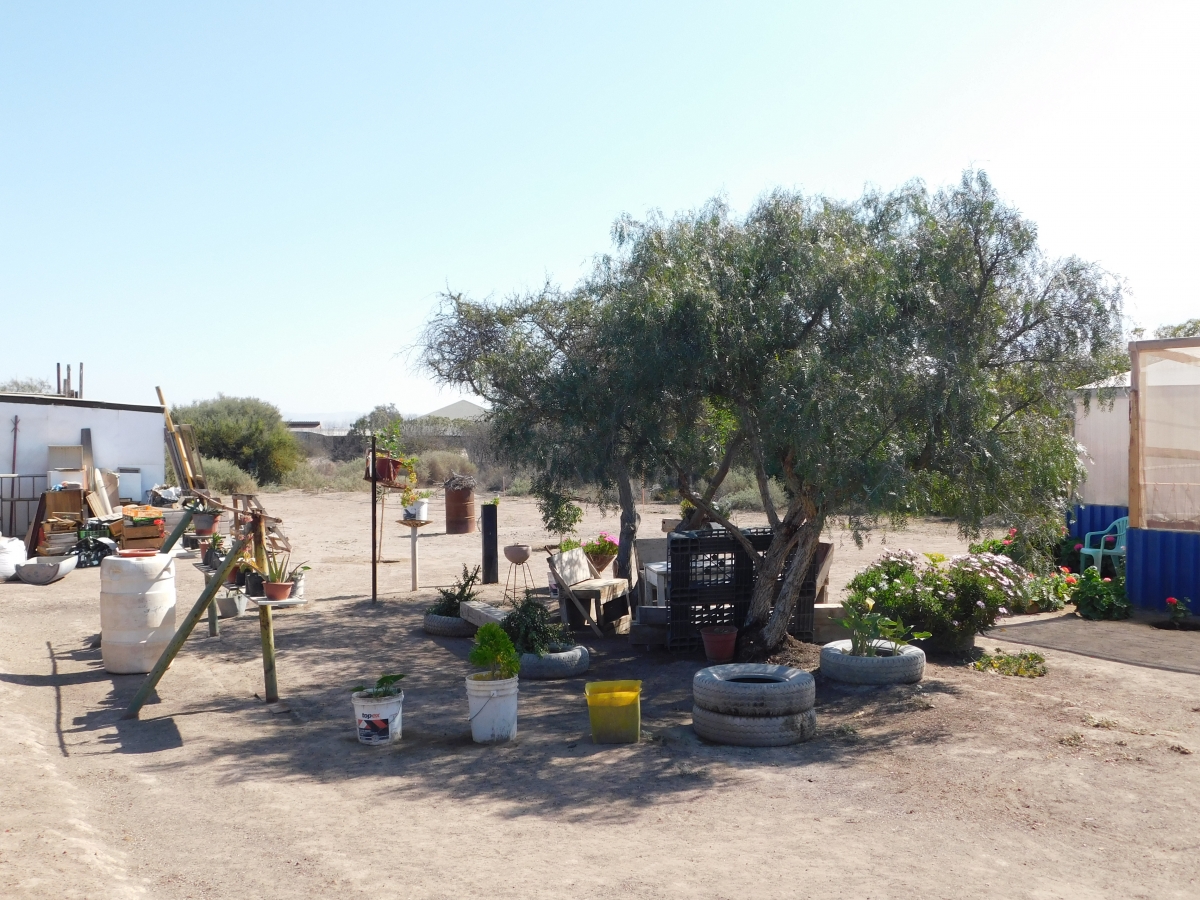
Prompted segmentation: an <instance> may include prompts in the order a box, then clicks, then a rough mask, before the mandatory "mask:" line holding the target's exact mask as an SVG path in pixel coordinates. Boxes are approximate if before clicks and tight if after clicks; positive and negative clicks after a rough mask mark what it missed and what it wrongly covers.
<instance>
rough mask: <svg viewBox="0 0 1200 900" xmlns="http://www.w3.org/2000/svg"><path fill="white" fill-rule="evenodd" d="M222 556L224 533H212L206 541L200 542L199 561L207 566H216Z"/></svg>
mask: <svg viewBox="0 0 1200 900" xmlns="http://www.w3.org/2000/svg"><path fill="white" fill-rule="evenodd" d="M224 556H225V535H223V534H220V533H214V534H213V535H212V536H211V537H210V538H209V539H208V540H207V541H203V540H202V541H201V542H200V562H201V563H202V564H203V565H205V566H207V567H208V568H210V569H215V568H217V566H219V565H221V560H222V558H223V557H224Z"/></svg>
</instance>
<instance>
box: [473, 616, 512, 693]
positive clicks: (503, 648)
mask: <svg viewBox="0 0 1200 900" xmlns="http://www.w3.org/2000/svg"><path fill="white" fill-rule="evenodd" d="M467 659H468V660H470V662H471V665H474V666H479V668H481V669H487V670H488V673H489V677H490V678H491V680H493V681H496V680H498V679H503V678H512V677H513V676H514V675H516V674H517V672H519V671H520V670H521V657H519V656H518V655H517V650H516V648H515V647H513V642H512V639H511V638H509V636H508V635H507V634H505V633H504V630H503V629H502V628H501V627H500V626H499V625H497V624H496V623H495V622H488V623H487V624H486V625H482V626H480V628H479V630H478V631H477V632H475V644H474V646H473V647H471V652H470V653H469V654H467Z"/></svg>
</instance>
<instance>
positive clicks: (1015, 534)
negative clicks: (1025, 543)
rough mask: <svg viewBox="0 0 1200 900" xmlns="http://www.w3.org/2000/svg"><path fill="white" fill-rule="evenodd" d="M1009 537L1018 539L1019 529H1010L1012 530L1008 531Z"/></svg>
mask: <svg viewBox="0 0 1200 900" xmlns="http://www.w3.org/2000/svg"><path fill="white" fill-rule="evenodd" d="M1008 536H1009V537H1016V536H1017V529H1015V528H1010V529H1008Z"/></svg>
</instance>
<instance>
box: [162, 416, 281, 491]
mask: <svg viewBox="0 0 1200 900" xmlns="http://www.w3.org/2000/svg"><path fill="white" fill-rule="evenodd" d="M171 416H172V418H173V419H174V420H175V421H176V422H178V423H186V424H189V425H191V426H192V427H193V428H194V429H195V432H196V443H197V444H198V445H199V448H200V455H201V456H203V457H205V458H216V459H224V460H227V461H229V462H231V463H233V464H234V465H236V466H238V467H239V468H241V469H242V470H243V471H245V472H248V473H249V474H250V475H251V476H252V477H253V478H254V479H255V480H256V481H258V482H259V483H260V484H265V483H277V482H279V481H280V479H282V478H283V476H284V475H286V474H287V473H288V472H290V471H291V470H292V469H294V468H296V466H297V465H298V464H299V463H300V460H301V459H302V458H303V453H302V452H301V449H300V444H299V443H298V442H297V441H296V438H295V437H294V436H293V435H292V433H291V432H290V431H288V429H287V426H286V425H284V424H283V419H282V418H281V417H280V415H279V410H278V409H277V408H275V407H274V406H272V405H271V404H270V403H266V402H264V401H262V400H257V399H255V398H253V397H226V396H225V395H224V394H219V395H218V396H217V398H216V399H215V400H201V401H198V402H196V403H191V404H188V405H186V406H177V407H174V408H173V409H172V410H171Z"/></svg>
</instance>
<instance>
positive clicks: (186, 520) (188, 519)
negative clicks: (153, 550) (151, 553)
mask: <svg viewBox="0 0 1200 900" xmlns="http://www.w3.org/2000/svg"><path fill="white" fill-rule="evenodd" d="M191 524H192V511H191V510H190V509H185V510H184V511H183V518H182V519H180V520H179V524H178V525H176V526H175V528H174V529H173V530H172V531H171V533H170V534H168V535H167V539H166V540H165V541H163V545H162V546H161V547H159V548H158V552H159V553H167V552H168V551H169V550H170V549H171V548H172V547H174V546H175V545H176V544H177V543H178V542H179V539H180V538H181V537H183V533H184V532H185V531H187V527H188V526H189V525H191Z"/></svg>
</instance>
